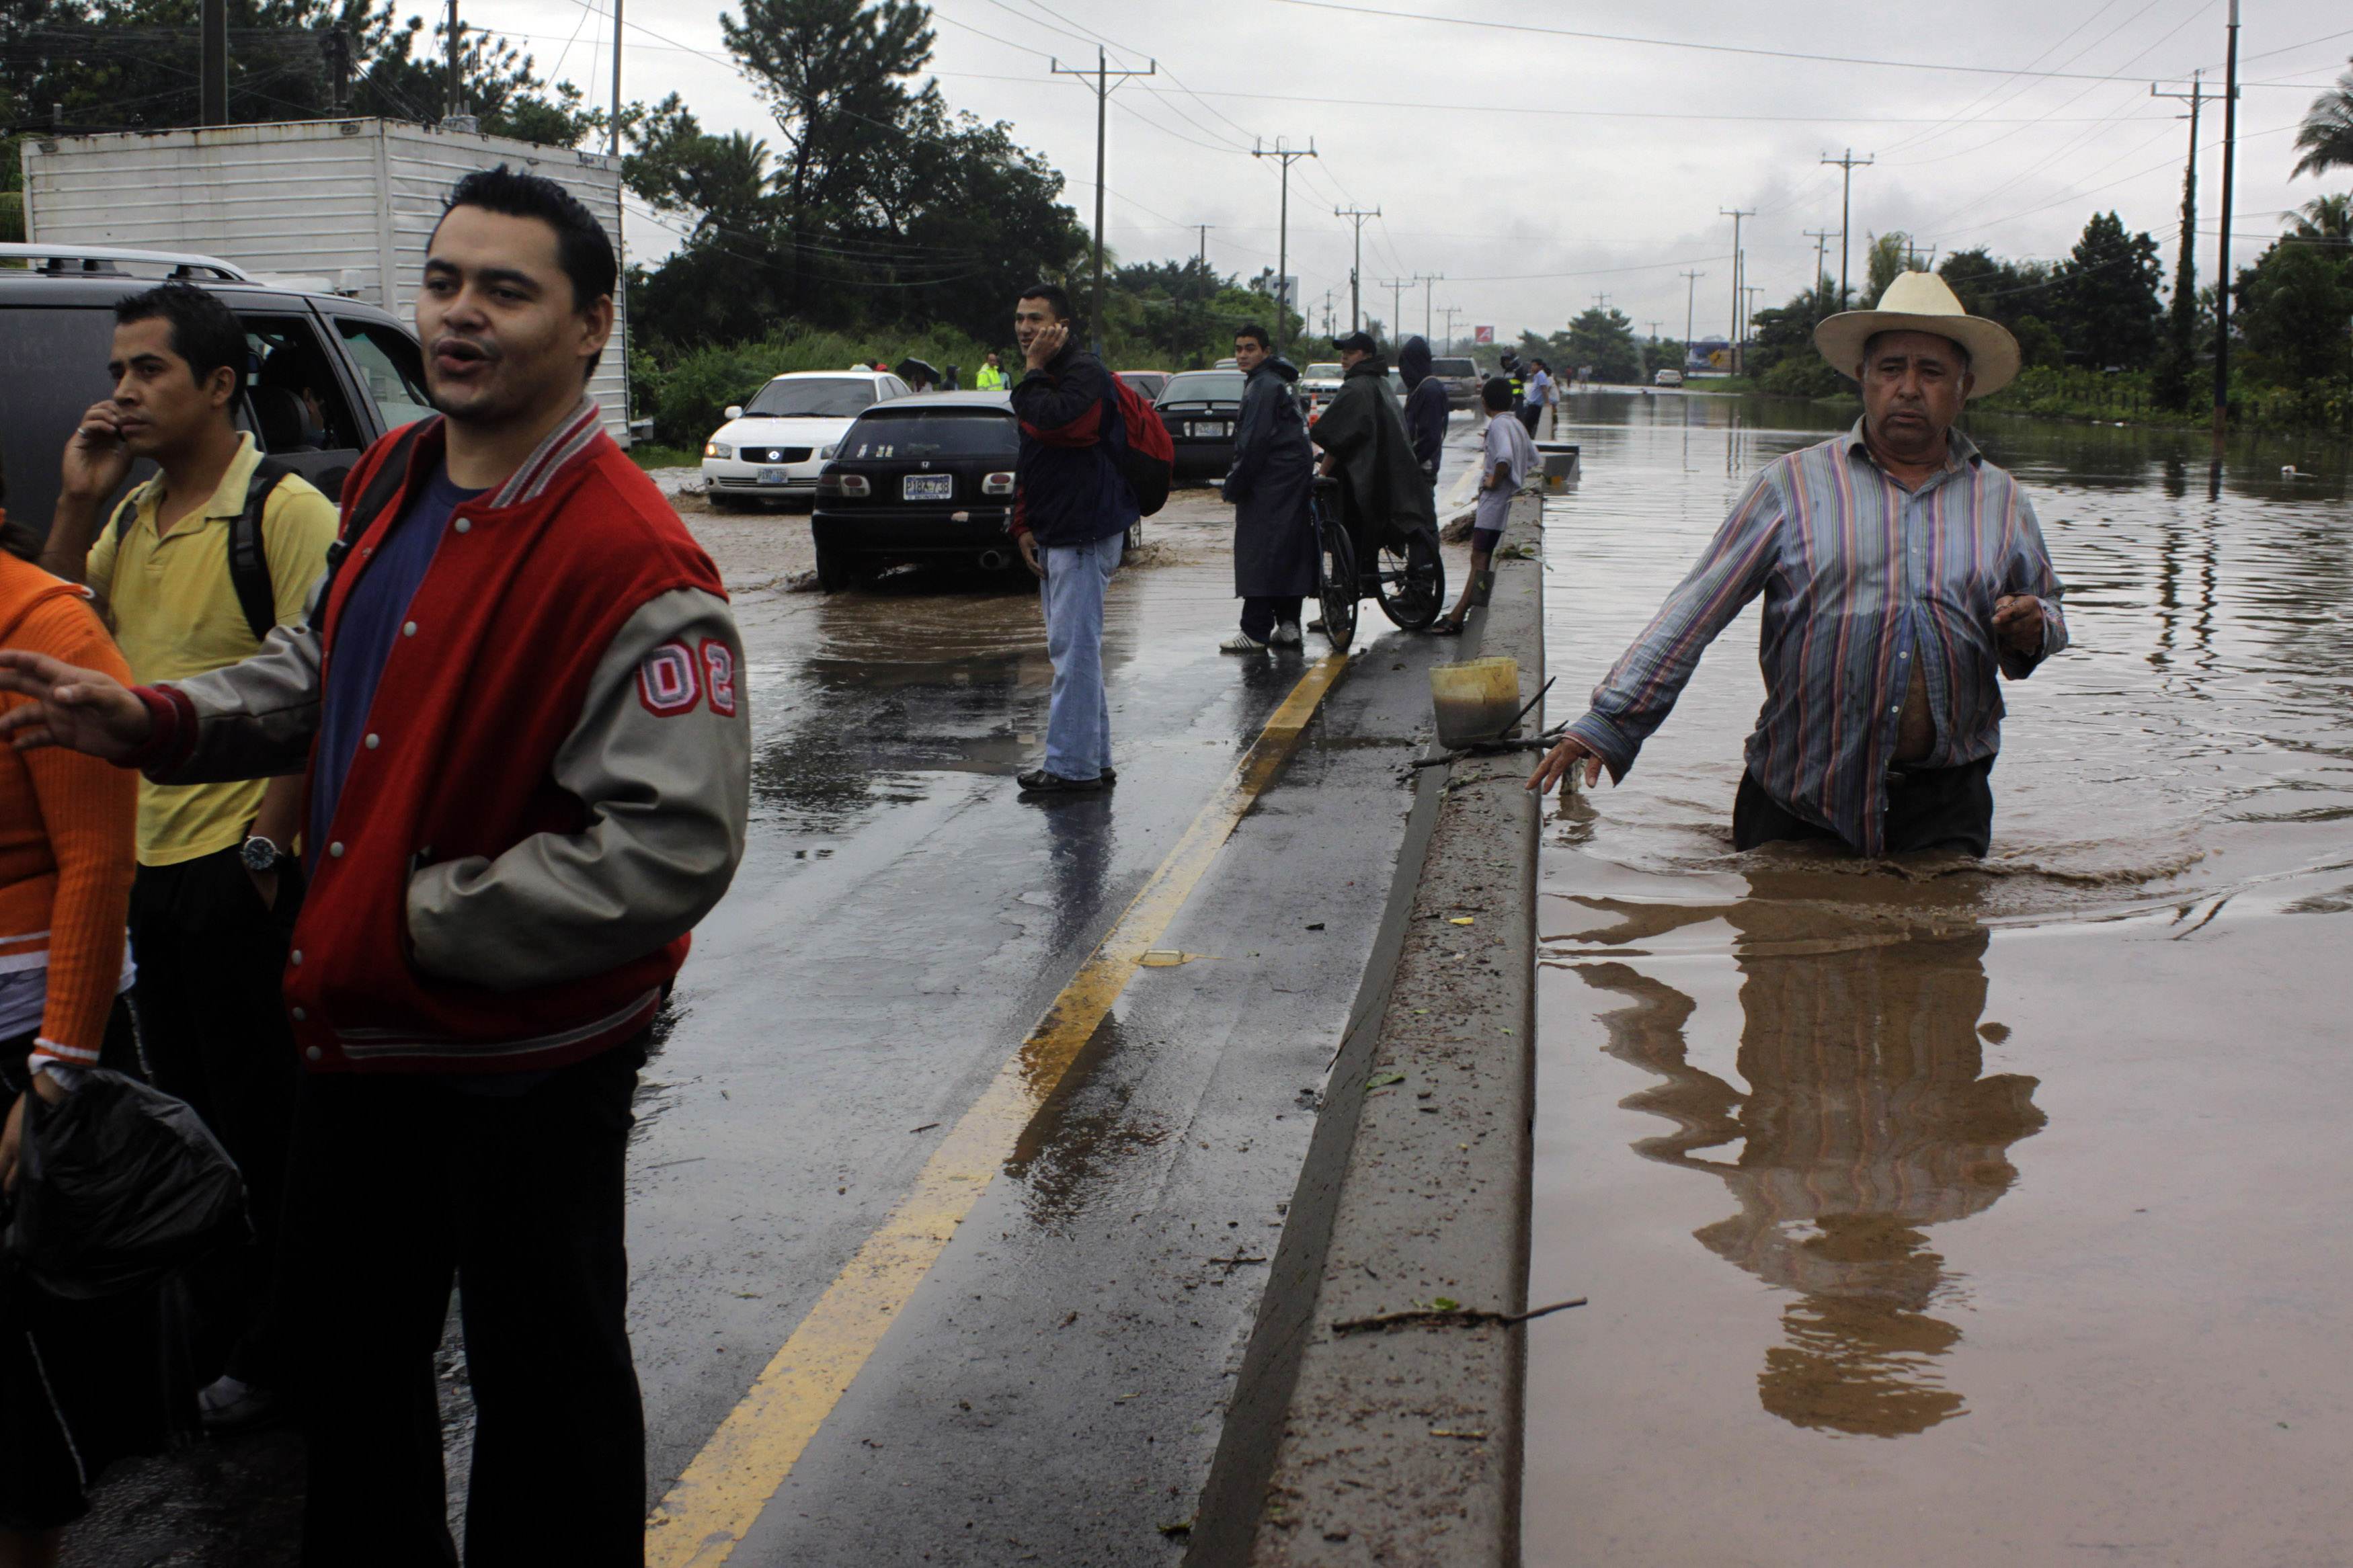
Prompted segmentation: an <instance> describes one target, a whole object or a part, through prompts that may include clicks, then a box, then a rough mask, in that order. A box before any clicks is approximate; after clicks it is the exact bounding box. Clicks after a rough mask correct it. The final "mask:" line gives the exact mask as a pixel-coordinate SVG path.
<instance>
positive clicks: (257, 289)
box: [0, 245, 432, 532]
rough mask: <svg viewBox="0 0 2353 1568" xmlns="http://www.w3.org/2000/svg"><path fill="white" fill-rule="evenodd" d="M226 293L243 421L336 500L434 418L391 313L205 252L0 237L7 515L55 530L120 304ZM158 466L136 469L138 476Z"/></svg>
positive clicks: (102, 379)
mask: <svg viewBox="0 0 2353 1568" xmlns="http://www.w3.org/2000/svg"><path fill="white" fill-rule="evenodd" d="M167 279H168V280H172V281H177V282H185V283H194V284H195V285H197V286H198V287H199V288H203V289H208V290H210V291H211V292H213V293H215V294H216V295H218V296H219V297H220V298H221V300H223V301H224V302H225V303H226V304H227V306H228V308H229V309H230V310H235V311H236V312H237V319H238V320H240V321H243V322H244V323H245V331H246V341H247V342H248V343H249V344H250V345H251V346H252V351H253V358H252V361H251V363H249V364H248V367H247V368H248V372H249V374H248V377H247V390H246V398H245V402H244V404H243V405H241V406H240V407H239V408H238V410H237V424H238V426H240V427H241V428H244V429H247V430H250V431H252V432H253V436H254V440H255V443H256V444H257V445H259V447H261V449H262V450H263V451H265V452H267V453H269V455H270V456H271V457H273V458H277V459H278V460H279V461H280V462H282V463H284V464H285V465H286V466H287V467H289V468H292V469H294V470H295V471H296V472H298V473H300V474H301V475H302V476H303V477H304V478H305V479H309V480H310V481H311V483H312V484H314V485H317V486H318V487H319V488H320V489H322V490H324V491H325V492H326V493H327V495H328V496H329V497H331V498H333V497H339V496H340V495H341V494H342V493H343V479H344V476H345V475H347V474H349V473H350V472H351V471H352V465H353V463H355V462H357V461H358V460H359V456H360V454H361V453H362V452H363V451H364V450H366V448H367V447H368V445H369V443H371V442H373V441H374V440H375V438H376V437H379V436H382V435H383V434H384V433H385V431H387V430H393V429H397V428H398V427H399V426H403V425H406V424H409V423H411V422H413V421H415V420H417V419H421V418H423V417H424V416H426V415H427V414H430V413H431V412H432V409H431V408H430V407H429V406H427V401H426V395H425V360H424V356H423V355H422V354H421V353H418V352H417V339H416V337H415V336H414V335H413V334H412V333H411V332H410V331H409V330H408V328H407V327H406V326H404V325H403V324H402V323H401V322H400V321H399V320H398V319H397V318H396V317H395V316H393V315H392V314H391V313H390V312H389V311H386V310H379V309H378V308H377V307H375V306H374V305H364V304H361V303H360V302H359V301H358V300H346V299H343V298H342V297H340V296H338V295H332V294H311V293H304V292H301V291H300V290H298V289H281V288H278V287H274V286H272V285H270V284H268V283H265V282H260V281H257V280H255V279H251V278H248V276H247V275H246V274H245V273H244V272H242V271H240V270H239V269H237V268H235V267H232V266H230V265H229V264H228V263H227V262H224V261H216V260H214V259H212V258H208V257H202V256H182V255H177V254H171V253H164V252H154V251H136V250H110V249H101V248H93V247H86V246H62V247H60V246H47V245H0V465H5V469H0V472H5V478H6V481H7V487H8V489H7V496H8V500H7V508H8V515H9V516H10V517H11V518H14V519H15V520H16V521H19V522H23V523H27V524H30V525H31V526H32V527H33V528H34V529H35V530H36V531H40V532H47V531H48V526H49V516H50V513H51V512H52V511H54V510H56V507H57V500H58V468H59V465H60V463H61V462H62V460H63V458H64V456H65V449H66V441H67V439H68V438H69V437H71V436H72V435H73V432H74V426H76V425H78V424H79V422H80V420H81V416H82V412H83V410H85V409H87V408H88V407H89V406H90V405H91V404H93V403H97V402H100V401H102V400H103V399H105V398H106V397H108V396H110V395H112V393H113V391H114V384H113V383H112V382H111V380H110V379H109V378H108V376H107V374H106V361H107V356H108V354H109V353H110V352H111V349H112V347H113V342H114V306H115V303H116V301H118V300H121V299H123V298H125V297H126V296H128V295H132V294H135V293H138V292H139V291H141V290H142V289H149V288H153V286H154V285H155V284H157V283H160V282H164V281H166V280H167ZM153 472H154V466H153V464H151V463H143V462H142V463H141V464H139V465H138V466H137V467H136V468H134V470H133V471H132V476H131V482H132V483H133V484H136V483H138V482H140V481H141V480H142V479H146V478H147V477H148V476H149V475H151V474H152V473H153Z"/></svg>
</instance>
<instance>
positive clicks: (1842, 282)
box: [1822, 0, 2236, 310]
mask: <svg viewBox="0 0 2353 1568" xmlns="http://www.w3.org/2000/svg"><path fill="white" fill-rule="evenodd" d="M2232 3H2233V4H2236V0H2232ZM1878 161H1879V154H1877V153H1873V154H1872V155H1871V156H1870V157H1868V158H1858V157H1856V156H1855V155H1854V149H1853V148H1852V147H1850V148H1848V149H1847V150H1846V156H1844V157H1843V158H1833V157H1831V155H1830V154H1829V153H1823V154H1822V162H1823V163H1835V164H1837V165H1838V166H1839V168H1840V169H1841V170H1843V171H1844V174H1845V177H1844V183H1843V184H1841V185H1840V187H1839V309H1840V310H1845V309H1846V263H1847V256H1848V253H1849V250H1850V248H1851V247H1850V245H1849V238H1848V237H1849V236H1850V234H1851V233H1852V228H1851V220H1852V217H1853V215H1854V172H1855V170H1856V169H1858V168H1865V169H1867V168H1869V167H1870V166H1871V165H1872V164H1873V163H1877V162H1878Z"/></svg>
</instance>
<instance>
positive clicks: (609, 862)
mask: <svg viewBox="0 0 2353 1568" xmlns="http://www.w3.org/2000/svg"><path fill="white" fill-rule="evenodd" d="M615 282H616V277H615V264H614V256H613V247H612V244H611V242H610V240H609V239H608V238H607V236H606V234H605V231H604V229H603V228H602V227H601V226H598V224H597V222H596V218H595V217H594V216H592V215H591V214H590V213H589V212H588V210H587V209H586V207H584V206H582V205H580V203H579V202H578V201H577V200H575V198H574V197H573V196H571V195H569V194H568V193H566V192H565V190H564V189H563V187H562V186H560V185H557V184H554V182H553V181H550V180H546V179H543V178H541V177H538V176H535V175H530V174H516V173H514V172H512V171H511V170H508V169H506V168H504V167H501V168H499V169H497V170H493V171H487V172H483V173H478V174H470V175H468V176H467V177H466V178H465V179H463V180H461V181H459V184H458V185H457V188H456V189H455V190H454V191H453V192H452V193H451V194H450V196H449V199H448V205H447V207H446V208H445V210H444V212H443V214H442V216H441V221H440V224H439V226H438V227H437V228H436V229H435V231H434V233H433V235H432V237H431V239H430V240H429V242H428V245H427V253H426V258H425V267H424V281H423V286H422V288H421V289H420V291H419V293H418V295H417V336H418V338H419V339H420V340H421V341H422V342H424V344H425V345H426V349H427V359H426V374H427V390H428V391H429V393H430V394H431V396H432V399H433V402H434V405H435V406H436V407H437V408H438V409H439V410H440V414H439V416H438V417H436V418H428V419H426V420H423V421H420V422H418V423H417V424H414V425H410V426H406V427H405V428H403V429H401V430H397V431H395V432H394V433H392V434H391V435H389V436H387V437H385V438H384V439H382V440H380V441H378V442H377V443H376V444H375V446H374V447H371V448H369V450H368V451H367V452H366V453H364V454H363V455H362V457H361V458H360V461H359V463H358V464H357V465H356V466H355V467H354V468H353V471H352V474H351V478H350V479H349V481H348V483H347V484H346V486H345V489H344V535H343V540H342V541H341V542H339V543H338V544H337V546H336V548H335V551H334V552H333V555H332V558H331V564H330V569H329V573H328V575H327V577H326V578H325V579H324V580H323V582H322V585H321V587H320V589H319V590H318V592H317V593H316V594H315V595H313V599H312V607H311V614H310V615H309V616H307V617H306V619H305V620H304V622H303V623H302V624H301V626H281V627H280V628H278V629H277V630H276V631H274V632H273V633H271V635H270V637H269V640H268V642H267V643H266V644H265V646H264V648H263V651H262V652H261V653H259V655H257V656H255V657H254V658H249V659H247V660H245V661H244V662H243V663H240V664H236V665H232V666H229V667H228V668H225V669H219V670H215V671H213V672H211V673H209V674H206V675H201V676H197V677H195V678H193V679H185V680H180V681H175V682H173V683H170V684H168V685H164V686H153V687H139V688H126V687H124V686H123V685H122V684H121V682H120V681H118V680H116V679H111V677H109V676H108V675H106V674H104V673H103V672H101V671H99V670H94V669H88V668H73V667H71V666H69V665H68V664H67V663H65V662H63V661H61V660H58V659H54V658H42V657H39V656H37V655H33V654H29V653H26V652H23V651H16V650H9V651H5V652H0V689H5V690H9V691H14V692H16V693H18V694H19V695H22V696H26V697H30V698H32V699H33V700H32V701H30V702H27V703H24V704H22V705H20V706H18V707H16V708H15V709H13V710H10V711H8V712H7V713H5V714H0V734H5V735H9V736H12V737H13V738H14V740H15V742H16V745H17V746H19V747H20V748H34V747H37V746H39V745H42V744H47V743H54V744H61V745H66V746H69V747H72V748H73V749H75V750H78V751H83V752H91V753H93V754H96V755H99V756H103V757H107V758H109V759H111V760H113V761H116V762H120V763H125V764H129V765H137V766H141V767H143V768H144V769H145V770H146V771H147V773H148V774H149V776H150V777H151V778H154V779H158V780H162V781H165V782H178V781H190V782H193V781H196V780H210V779H225V778H238V777H252V776H259V775H264V774H270V773H279V772H282V771H287V770H296V771H300V770H302V769H304V768H306V767H307V769H308V773H309V780H310V785H311V795H310V816H309V825H308V832H307V835H306V840H307V841H306V853H307V855H308V858H309V861H310V869H311V884H310V888H309V890H308V894H307V899H306V901H305V903H304V905H303V909H302V913H301V917H300V919H299V921H297V923H296V925H295V928H294V933H293V951H292V952H290V954H289V958H288V967H287V971H286V991H287V999H288V1001H289V1002H290V1004H291V1009H290V1019H291V1022H292V1024H293V1027H294V1038H295V1044H296V1045H297V1047H299V1048H300V1050H301V1058H302V1061H303V1065H304V1067H305V1068H306V1071H305V1073H304V1078H303V1082H302V1085H301V1104H300V1109H299V1112H298V1116H297V1121H296V1131H295V1156H294V1162H293V1167H292V1174H291V1176H290V1181H289V1190H290V1194H292V1199H291V1201H290V1205H289V1211H288V1212H289V1216H290V1220H289V1225H288V1237H287V1254H288V1256H289V1258H290V1259H291V1262H290V1271H291V1274H292V1278H293V1286H292V1289H291V1292H290V1303H291V1308H292V1315H293V1317H294V1320H295V1321H296V1322H297V1324H298V1325H299V1326H300V1330H301V1331H300V1333H299V1334H298V1336H297V1339H298V1345H299V1350H300V1366H301V1388H302V1394H303V1405H304V1424H305V1427H306V1432H305V1436H306V1438H307V1443H306V1463H307V1466H308V1489H307V1496H306V1498H305V1501H304V1516H303V1549H302V1550H303V1556H302V1561H303V1563H305V1564H306V1565H307V1568H416V1565H417V1564H431V1563H449V1564H454V1563H456V1562H457V1560H458V1558H457V1552H456V1549H455V1547H454V1545H453V1543H452V1542H451V1541H450V1538H449V1533H448V1524H447V1503H446V1499H445V1497H444V1492H443V1484H442V1457H441V1432H440V1424H439V1420H438V1409H437V1403H436V1396H435V1380H434V1376H433V1352H434V1350H435V1347H436V1346H437V1345H438V1344H439V1342H440V1340H441V1335H442V1328H443V1321H444V1318H445V1317H446V1315H447V1311H448V1302H449V1293H450V1286H451V1282H452V1279H453V1276H454V1278H455V1279H456V1281H457V1282H458V1284H459V1288H460V1289H459V1299H460V1302H461V1305H462V1309H463V1314H464V1323H465V1339H466V1355H467V1361H468V1364H469V1367H470V1372H471V1383H472V1386H473V1392H474V1400H475V1407H476V1411H477V1416H478V1421H477V1429H476V1438H475V1447H474V1460H473V1471H472V1480H471V1484H470V1488H469V1493H468V1501H467V1522H466V1537H467V1552H466V1556H467V1560H468V1561H469V1562H471V1563H478V1564H482V1565H484V1568H491V1565H493V1564H511V1563H567V1564H581V1565H584V1568H585V1565H586V1564H613V1565H617V1568H635V1565H636V1564H638V1563H640V1562H641V1561H642V1557H643V1551H644V1530H645V1514H646V1507H645V1476H646V1472H645V1453H644V1424H643V1417H642V1414H641V1411H640V1406H639V1401H638V1383H637V1374H636V1371H635V1369H634V1367H633V1365H632V1364H631V1359H630V1353H629V1342H628V1328H627V1321H626V1317H625V1310H626V1305H627V1303H626V1295H627V1289H628V1258H627V1256H626V1253H625V1252H624V1249H623V1235H622V1231H623V1187H622V1179H623V1160H624V1155H625V1152H626V1146H627V1143H628V1130H629V1125H630V1106H631V1100H632V1094H633V1091H634V1089H635V1088H636V1085H637V1079H638V1068H640V1067H641V1066H642V1065H643V1063H644V1061H645V1056H646V1049H647V1047H648V1044H649V1040H650V1038H651V1031H652V1025H653V1020H654V1016H655V1014H656V1012H657V1011H658V1009H659V1007H660V1005H661V1002H662V998H663V996H664V995H665V994H667V992H668V990H669V987H670V981H671V979H672V977H673V976H675V975H676V974H677V973H678V970H679V967H680V965H681V963H683V962H684V960H685V957H686V951H687V944H688V933H689V931H691V929H692V927H693V926H694V924H695V922H696V921H699V920H701V919H702V916H703V915H704V914H705V913H706V912H708V911H709V910H710V909H711V908H712V905H714V904H715V903H717V902H718V900H719V899H720V896H721V895H722V894H723V893H724V892H725V891H726V889H727V884H728V882H729V880H730V879H732V877H733V874H734V869H735V866H736V864H737V862H738V861H739V860H740V859H741V858H742V856H743V852H744V827H745V820H746V817H747V815H748V808H749V805H750V780H751V756H750V752H751V748H750V735H749V722H748V718H747V714H746V710H745V705H744V694H743V691H742V688H741V679H740V672H741V670H742V668H743V659H742V653H741V646H742V645H741V643H740V641H739V640H738V637H737V636H736V632H735V626H734V622H733V617H732V616H731V615H730V614H729V611H728V608H727V602H726V596H725V590H724V588H723V585H722V584H721V582H720V579H719V574H718V573H717V571H716V570H715V569H714V568H713V567H712V564H711V561H710V559H709V557H708V556H706V555H705V554H704V553H703V552H702V549H701V547H700V546H698V545H697V544H696V543H695V542H694V540H693V539H692V537H691V535H690V534H688V532H687V531H686V530H685V527H684V526H683V525H682V524H681V522H680V521H678V518H677V515H676V514H675V513H674V512H672V511H671V510H670V506H669V503H668V502H666V501H665V500H663V499H662V497H661V494H660V492H659V490H657V489H654V487H653V485H652V484H651V482H650V481H649V480H648V479H646V477H645V475H644V474H643V473H642V472H641V471H640V470H639V469H638V468H637V467H636V466H635V465H634V464H632V463H630V462H629V460H628V458H627V457H625V456H624V455H623V454H622V452H621V450H620V448H619V447H617V446H616V445H614V443H613V441H612V439H611V438H610V437H607V435H606V434H605V432H604V429H603V419H602V416H601V415H600V414H599V411H598V409H597V406H596V403H595V402H594V401H593V400H592V399H591V398H590V397H589V396H588V395H587V394H586V381H587V378H588V376H589V374H591V373H592V372H593V371H594V369H595V367H596V361H597V359H598V357H599V356H600V355H601V354H602V353H604V351H605V349H606V347H607V341H608V339H609V338H610V336H611V333H612V329H613V310H614V307H613V289H614V285H615Z"/></svg>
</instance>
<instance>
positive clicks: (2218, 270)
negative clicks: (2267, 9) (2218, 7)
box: [2214, 0, 2239, 471]
mask: <svg viewBox="0 0 2353 1568" xmlns="http://www.w3.org/2000/svg"><path fill="white" fill-rule="evenodd" d="M2223 70H2224V75H2223V79H2222V210H2221V213H2220V214H2219V215H2218V216H2220V217H2221V220H2222V239H2221V244H2220V246H2218V247H2217V248H2216V251H2215V256H2216V261H2215V267H2214V462H2215V465H2216V468H2217V469H2218V471H2219V469H2220V467H2221V461H2222V440H2223V437H2225V436H2227V435H2228V434H2229V433H2230V429H2231V176H2232V174H2235V173H2236V172H2237V163H2238V152H2239V147H2238V136H2239V0H2231V47H2230V52H2229V54H2228V55H2227V56H2226V57H2225V63H2224V66H2223Z"/></svg>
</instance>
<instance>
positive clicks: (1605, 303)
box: [1593, 294, 1609, 310]
mask: <svg viewBox="0 0 2353 1568" xmlns="http://www.w3.org/2000/svg"><path fill="white" fill-rule="evenodd" d="M1593 308H1594V309H1595V310H1608V309H1609V295H1607V294H1596V295H1595V296H1594V297H1593Z"/></svg>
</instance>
